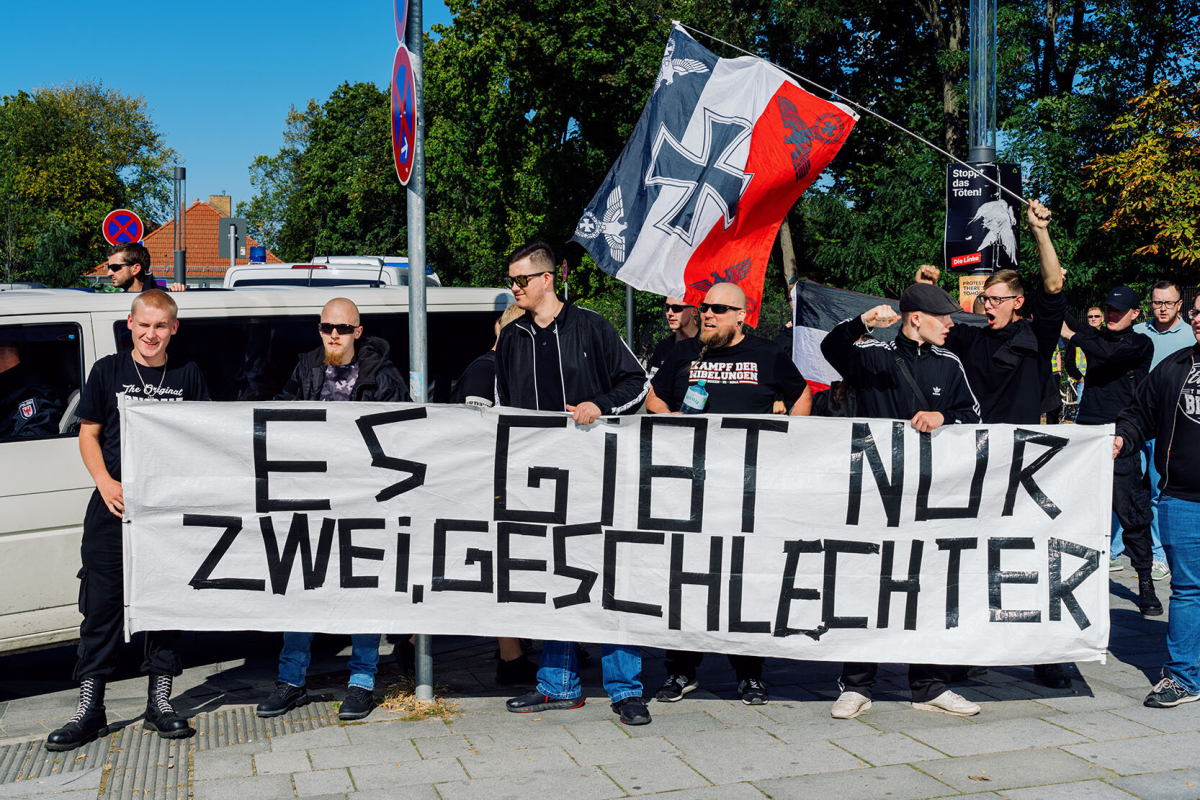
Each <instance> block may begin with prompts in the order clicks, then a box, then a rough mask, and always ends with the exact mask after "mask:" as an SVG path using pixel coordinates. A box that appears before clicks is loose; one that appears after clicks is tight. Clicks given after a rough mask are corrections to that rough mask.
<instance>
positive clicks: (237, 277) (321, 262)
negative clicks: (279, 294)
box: [224, 256, 442, 289]
mask: <svg viewBox="0 0 1200 800" xmlns="http://www.w3.org/2000/svg"><path fill="white" fill-rule="evenodd" d="M425 285H426V286H441V285H442V283H441V281H440V280H439V279H438V276H437V273H435V272H434V271H433V270H432V269H431V268H429V267H426V270H425ZM224 286H225V288H227V289H234V288H239V287H249V286H308V287H312V286H378V287H382V286H408V259H406V258H404V257H402V256H322V257H319V258H314V259H313V260H312V261H311V262H292V263H283V264H265V263H252V264H239V265H237V266H233V267H230V268H229V269H228V271H226V273H225V282H224Z"/></svg>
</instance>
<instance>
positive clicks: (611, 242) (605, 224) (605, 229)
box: [575, 186, 625, 262]
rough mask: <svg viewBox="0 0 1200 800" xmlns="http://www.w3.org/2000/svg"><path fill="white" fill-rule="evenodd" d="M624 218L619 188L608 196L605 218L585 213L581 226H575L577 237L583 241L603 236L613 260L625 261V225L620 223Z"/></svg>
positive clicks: (588, 212) (589, 212) (581, 219)
mask: <svg viewBox="0 0 1200 800" xmlns="http://www.w3.org/2000/svg"><path fill="white" fill-rule="evenodd" d="M623 216H625V208H624V206H623V205H622V203H621V187H620V186H618V187H617V188H615V189H613V190H612V192H610V193H609V195H608V205H607V207H606V208H605V209H604V218H603V219H597V218H596V215H595V214H593V213H592V212H591V211H585V212H583V216H582V217H581V218H580V220H579V224H578V225H576V226H575V235H576V236H578V237H579V238H581V239H595V238H596V237H597V236H600V235H601V234H603V236H604V241H605V242H607V243H608V252H609V255H610V256H612V260H613V261H617V262H621V261H624V260H625V236H624V235H623V234H622V231H624V230H625V223H623V222H621V221H620V220H621V217H623Z"/></svg>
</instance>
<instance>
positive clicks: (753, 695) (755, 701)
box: [738, 678, 771, 706]
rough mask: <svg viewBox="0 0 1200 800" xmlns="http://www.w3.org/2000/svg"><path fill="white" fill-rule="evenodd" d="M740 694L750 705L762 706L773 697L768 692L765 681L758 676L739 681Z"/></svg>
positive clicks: (743, 700)
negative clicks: (764, 684)
mask: <svg viewBox="0 0 1200 800" xmlns="http://www.w3.org/2000/svg"><path fill="white" fill-rule="evenodd" d="M738 694H740V695H741V696H742V702H743V703H745V704H746V705H748V706H761V705H764V704H765V703H767V702H768V701H769V700H770V699H771V695H769V694H767V687H765V686H763V682H762V681H760V680H759V679H758V678H746V679H745V680H740V681H738Z"/></svg>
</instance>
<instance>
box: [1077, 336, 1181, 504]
mask: <svg viewBox="0 0 1200 800" xmlns="http://www.w3.org/2000/svg"><path fill="white" fill-rule="evenodd" d="M1084 352H1087V351H1084ZM1196 359H1200V344H1195V345H1192V346H1191V347H1185V348H1183V349H1182V350H1177V351H1176V352H1174V353H1171V354H1170V355H1169V356H1167V357H1166V358H1164V359H1163V360H1162V361H1161V362H1159V365H1158V366H1157V367H1155V368H1154V369H1153V371H1151V373H1150V375H1149V376H1148V377H1147V378H1146V380H1144V381H1142V382H1141V383H1140V384H1138V387H1137V395H1136V397H1135V399H1134V402H1132V403H1130V404H1129V406H1128V407H1126V408H1125V409H1124V410H1122V411H1121V413H1120V414H1119V415H1118V416H1117V436H1120V437H1121V438H1122V439H1124V440H1125V443H1124V445H1123V446H1122V448H1121V455H1123V456H1131V455H1133V454H1135V453H1137V452H1138V451H1139V450H1141V449H1142V445H1144V444H1145V443H1146V442H1147V441H1149V440H1150V439H1155V440H1156V444H1155V445H1154V466H1155V467H1156V468H1157V469H1158V474H1159V486H1160V488H1161V487H1163V486H1166V485H1167V476H1168V474H1169V472H1168V470H1169V469H1170V466H1171V465H1170V459H1171V444H1172V440H1173V439H1174V437H1175V408H1176V406H1177V405H1178V404H1179V395H1180V394H1182V393H1183V382H1184V381H1185V380H1187V376H1188V373H1189V372H1191V371H1192V362H1193V360H1196ZM1091 390H1092V368H1091V364H1090V362H1089V364H1088V384H1087V391H1085V392H1084V393H1083V396H1084V397H1087V393H1088V392H1090V391H1091ZM1195 458H1196V456H1195V455H1194V454H1193V455H1192V458H1191V459H1189V463H1194V462H1195Z"/></svg>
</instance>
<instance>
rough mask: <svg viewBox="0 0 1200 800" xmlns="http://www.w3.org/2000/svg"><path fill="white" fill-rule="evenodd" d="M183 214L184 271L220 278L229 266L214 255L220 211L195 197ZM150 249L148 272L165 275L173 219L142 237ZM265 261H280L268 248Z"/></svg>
mask: <svg viewBox="0 0 1200 800" xmlns="http://www.w3.org/2000/svg"><path fill="white" fill-rule="evenodd" d="M184 213H185V214H186V215H187V226H186V227H187V232H186V235H187V238H186V240H185V242H184V247H185V249H186V250H187V274H188V276H189V277H193V278H220V277H223V276H224V275H225V271H226V270H228V269H229V259H228V257H226V258H224V259H223V258H221V257H220V256H218V255H217V254H218V252H219V250H218V249H217V248H218V242H217V236H218V231H217V228H218V227H219V224H220V220H221V212H219V211H217V210H216V209H215V208H213V207H212V206H210V205H209V204H208V203H205V202H202V201H200V200H197V201H196V202H194V203H192V205H191V206H190V207H189V208H188V209H187V211H185V212H184ZM142 244H144V245H146V249H147V250H149V251H150V271H151V272H153V273H155V274H156V275H158V276H159V277H169V276H170V274H171V271H172V270H173V269H174V268H175V220H171V221H170V222H168V223H167V224H166V225H163V226H161V227H159V228H156V229H155V230H153V231H151V232H150V233H148V234H146V237H145V238H144V239H143V240H142ZM257 246H258V242H256V241H254V239H253V238H252V237H250V236H247V237H246V247H247V254H249V248H250V247H257ZM235 263H237V264H248V263H250V260H249V259H248V258H239V259H237V260H236V261H235ZM267 263H268V264H281V263H283V262H282V260H281V259H280V258H278V257H277V256H276V255H275V254H274V253H272V252H271V251H270V250H268V251H267ZM88 274H89V275H106V274H108V271H107V270H106V269H105V266H104V264H100V265H98V266H97V267H96V268H95V269H94V270H92V271H91V272H90V273H88Z"/></svg>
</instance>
